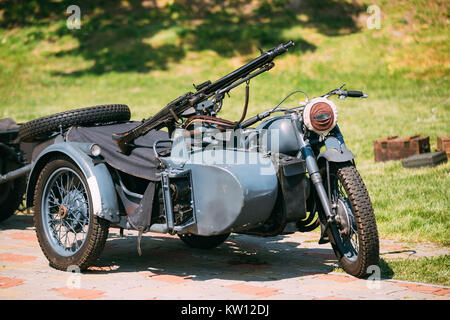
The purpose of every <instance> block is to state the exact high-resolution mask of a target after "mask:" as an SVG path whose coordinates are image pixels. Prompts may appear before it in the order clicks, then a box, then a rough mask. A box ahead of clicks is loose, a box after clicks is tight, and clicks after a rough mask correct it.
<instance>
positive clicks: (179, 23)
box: [0, 0, 365, 77]
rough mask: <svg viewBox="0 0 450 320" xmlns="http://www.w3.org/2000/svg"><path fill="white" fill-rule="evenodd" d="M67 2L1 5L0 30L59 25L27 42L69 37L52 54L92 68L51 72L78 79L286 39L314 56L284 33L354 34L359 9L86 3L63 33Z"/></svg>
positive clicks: (305, 4)
mask: <svg viewBox="0 0 450 320" xmlns="http://www.w3.org/2000/svg"><path fill="white" fill-rule="evenodd" d="M72 4H73V1H27V2H22V1H15V0H6V1H2V2H1V3H0V11H3V15H2V16H1V19H0V26H1V27H2V28H6V29H11V28H16V27H23V26H29V25H33V26H46V25H51V24H57V25H58V26H59V27H58V28H56V30H53V31H49V32H50V34H47V35H46V34H44V33H43V31H36V32H35V34H33V37H34V38H35V39H37V40H38V41H39V40H41V41H51V42H56V41H58V39H60V38H61V37H63V36H67V35H70V36H71V37H74V38H75V39H76V40H77V42H78V43H79V45H78V46H77V47H75V48H71V49H67V50H64V51H61V52H58V53H56V54H55V55H57V56H82V57H83V58H84V59H85V60H88V61H93V65H92V66H91V67H89V68H87V69H83V70H76V71H73V72H71V73H65V72H62V71H61V72H60V73H56V74H57V75H66V76H72V77H77V76H81V75H84V74H103V73H105V72H110V71H115V72H129V71H135V72H147V71H149V70H155V69H157V70H164V69H166V68H167V65H168V63H169V62H171V61H175V62H176V61H179V60H180V59H181V58H183V57H184V56H185V54H186V52H187V51H190V52H193V51H202V50H213V51H215V52H216V53H217V54H219V55H221V56H226V57H230V56H234V55H236V54H240V55H242V54H249V53H254V52H255V50H256V49H257V48H258V47H261V48H264V49H269V48H272V47H273V46H275V45H277V44H279V43H281V42H286V41H288V40H294V41H295V42H296V44H297V45H296V47H295V49H294V50H295V51H294V52H297V53H302V52H306V51H313V50H315V49H316V45H315V44H314V43H310V42H308V41H306V40H304V39H303V38H302V36H301V34H299V32H289V31H290V30H291V31H292V28H295V27H297V26H308V27H312V28H315V29H317V30H318V31H319V32H321V33H323V34H326V35H331V36H337V35H340V34H343V33H352V32H357V31H358V27H357V25H356V23H355V17H356V16H357V15H358V14H360V13H361V12H363V11H364V10H365V7H363V6H360V5H358V4H356V3H354V2H348V1H345V0H321V1H316V0H303V1H300V0H277V1H275V0H264V1H261V0H238V1H229V0H228V1H226V0H209V1H200V0H176V1H173V2H167V1H159V0H152V1H142V0H128V1H122V0H108V1H106V0H100V1H90V2H87V1H85V2H83V3H82V4H79V7H80V11H81V28H80V29H78V30H77V29H75V30H69V29H68V28H67V26H66V19H67V18H68V16H69V14H68V13H67V12H66V10H67V8H68V7H69V6H70V5H72ZM37 30H41V29H37ZM286 32H287V33H286ZM293 35H294V36H293Z"/></svg>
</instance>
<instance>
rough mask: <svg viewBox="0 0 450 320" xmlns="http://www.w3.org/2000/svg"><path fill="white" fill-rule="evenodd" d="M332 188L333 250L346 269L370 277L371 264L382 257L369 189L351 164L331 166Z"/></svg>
mask: <svg viewBox="0 0 450 320" xmlns="http://www.w3.org/2000/svg"><path fill="white" fill-rule="evenodd" d="M325 181H326V180H325ZM330 189H331V201H332V206H334V207H336V223H332V224H330V228H329V229H328V236H329V238H330V240H331V245H332V247H333V250H334V252H335V254H336V256H337V258H338V260H339V263H340V264H341V266H342V268H343V269H344V270H345V271H346V272H347V273H349V274H351V275H353V276H355V277H358V278H364V277H367V276H368V275H369V270H368V268H369V267H370V266H372V265H378V261H379V240H378V231H377V225H376V221H375V215H374V212H373V208H372V203H371V201H370V197H369V193H368V191H367V189H366V187H365V185H364V182H363V180H362V178H361V176H360V175H359V172H358V171H357V170H356V168H355V167H354V166H353V165H351V164H347V165H335V164H333V165H332V166H330Z"/></svg>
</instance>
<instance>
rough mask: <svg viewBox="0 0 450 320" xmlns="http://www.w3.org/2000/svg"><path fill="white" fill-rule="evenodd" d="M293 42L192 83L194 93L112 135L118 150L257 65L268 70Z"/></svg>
mask: <svg viewBox="0 0 450 320" xmlns="http://www.w3.org/2000/svg"><path fill="white" fill-rule="evenodd" d="M293 45H294V42H293V41H289V42H287V43H281V44H280V45H278V46H276V47H275V48H273V49H271V50H268V51H266V52H263V53H262V54H261V55H260V56H259V57H258V58H256V59H254V60H252V61H250V62H249V63H247V64H245V65H244V66H242V67H240V68H239V69H237V70H235V71H233V72H231V73H230V74H228V75H226V76H224V77H222V78H220V79H219V80H217V81H215V82H212V83H211V82H210V81H206V82H204V83H202V84H201V85H199V86H196V90H197V92H195V93H192V92H188V93H186V94H185V95H183V96H180V97H179V98H177V99H175V100H174V101H172V102H170V103H169V104H168V105H167V106H166V107H164V108H163V109H162V110H160V111H159V112H158V113H157V114H155V115H154V116H153V117H151V118H148V119H147V120H145V121H144V122H143V123H142V124H140V125H138V126H137V127H135V128H133V129H131V130H129V131H127V132H123V133H116V134H113V136H112V139H113V140H114V141H115V142H116V143H117V145H118V146H119V149H120V151H121V152H122V153H124V154H130V152H131V149H132V147H133V141H134V140H135V139H136V138H138V137H139V136H142V135H144V134H146V133H147V132H149V131H150V130H158V129H160V128H162V127H169V126H173V123H174V122H175V121H177V120H178V117H180V116H181V114H182V113H183V112H184V111H186V110H188V109H189V108H191V107H195V106H196V105H197V104H198V103H201V102H203V101H205V100H207V99H209V98H210V97H211V96H213V95H214V94H216V93H217V91H218V90H221V89H224V88H226V87H228V86H230V85H231V84H233V83H234V82H236V81H238V80H240V79H242V78H245V77H247V76H248V75H249V74H250V73H251V72H253V71H254V70H257V69H260V68H263V69H265V70H262V71H267V70H269V69H270V68H271V67H270V68H269V67H266V68H264V67H265V66H267V65H268V64H270V63H271V62H272V60H273V59H274V58H275V57H277V56H279V55H280V54H283V53H285V52H286V51H287V49H288V48H290V47H292V46H293ZM272 66H273V65H272ZM261 73H262V72H261ZM258 74H259V73H258ZM252 75H253V74H252ZM230 88H234V86H231V87H230ZM227 90H228V89H227Z"/></svg>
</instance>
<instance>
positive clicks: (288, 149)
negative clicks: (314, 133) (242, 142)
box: [256, 115, 299, 156]
mask: <svg viewBox="0 0 450 320" xmlns="http://www.w3.org/2000/svg"><path fill="white" fill-rule="evenodd" d="M294 130H295V128H294V127H293V125H292V122H291V119H290V117H289V115H279V116H274V117H270V118H268V119H266V120H264V121H263V122H261V124H260V125H259V126H257V127H256V131H260V135H259V145H260V146H261V147H262V149H263V150H264V151H266V152H269V151H270V152H273V153H283V154H286V155H290V156H295V155H296V154H297V152H298V151H299V147H298V142H297V138H296V135H295V131H294Z"/></svg>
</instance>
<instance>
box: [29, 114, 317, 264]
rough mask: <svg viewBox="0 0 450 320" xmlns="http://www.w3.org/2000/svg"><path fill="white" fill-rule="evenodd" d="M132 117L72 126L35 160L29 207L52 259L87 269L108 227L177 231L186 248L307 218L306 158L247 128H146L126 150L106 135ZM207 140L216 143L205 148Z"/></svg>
mask: <svg viewBox="0 0 450 320" xmlns="http://www.w3.org/2000/svg"><path fill="white" fill-rule="evenodd" d="M136 125H137V123H136V122H126V123H119V124H112V125H97V126H93V127H85V126H73V127H70V128H69V129H68V130H67V131H65V132H63V133H61V134H57V135H56V136H54V137H53V140H52V143H51V144H49V145H48V146H47V147H45V148H44V149H43V150H42V151H40V152H39V154H38V155H37V156H36V157H35V158H34V159H33V162H32V169H31V172H30V174H29V182H28V187H27V197H26V201H27V207H34V208H35V223H36V232H37V236H38V239H39V242H40V244H41V248H42V249H43V251H44V253H45V255H46V256H47V257H48V259H49V261H50V264H51V265H52V266H53V267H55V268H58V269H61V270H67V268H68V267H69V266H71V265H74V264H75V265H77V266H79V267H80V268H81V269H85V268H87V267H88V266H89V265H91V264H92V263H93V262H94V261H95V260H96V259H97V257H98V256H99V254H100V253H101V251H102V248H103V245H104V243H105V240H106V238H107V234H108V229H109V227H118V228H122V229H131V230H138V231H139V234H140V235H142V233H144V232H148V231H150V232H159V233H169V234H177V235H178V236H179V237H180V239H181V240H183V241H184V242H186V243H187V244H188V245H190V246H192V247H199V248H211V247H214V246H217V245H218V244H220V243H221V242H223V241H224V240H225V239H226V238H227V237H228V235H229V234H230V233H231V232H235V233H247V234H256V235H263V236H271V235H276V234H280V233H282V232H283V230H284V229H285V227H286V225H287V224H288V223H290V222H295V221H298V220H299V219H304V218H305V217H306V211H307V209H306V199H307V197H308V190H309V185H308V183H309V182H308V179H307V178H306V167H305V163H304V161H303V160H301V159H297V158H295V157H291V156H286V155H281V154H277V153H264V152H260V151H258V150H256V149H255V148H253V147H252V144H251V143H249V141H250V140H251V137H252V134H254V132H252V130H247V131H246V132H239V133H238V134H237V135H238V136H239V137H236V134H235V133H229V134H228V137H226V134H224V133H223V132H211V133H207V135H208V137H207V138H205V136H204V135H203V136H202V137H201V138H199V139H197V140H196V138H195V137H192V135H191V134H189V133H187V132H186V131H185V130H181V129H177V130H176V131H175V132H174V134H173V135H172V137H171V139H169V136H168V134H167V132H165V131H150V132H149V133H148V134H146V135H144V136H141V137H139V138H138V139H136V141H135V145H136V147H135V148H134V149H133V151H132V153H131V154H130V155H124V154H122V153H121V152H120V151H119V149H118V147H117V145H116V144H115V143H114V141H113V140H112V139H111V136H112V134H113V133H114V132H123V131H127V130H129V129H131V128H133V127H135V126H136ZM208 139H210V140H211V141H215V143H207V144H206V146H205V141H207V140H208ZM230 141H234V142H236V141H238V143H237V144H236V143H234V145H231V146H230V145H229V144H228V145H227V143H229V142H230Z"/></svg>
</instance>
